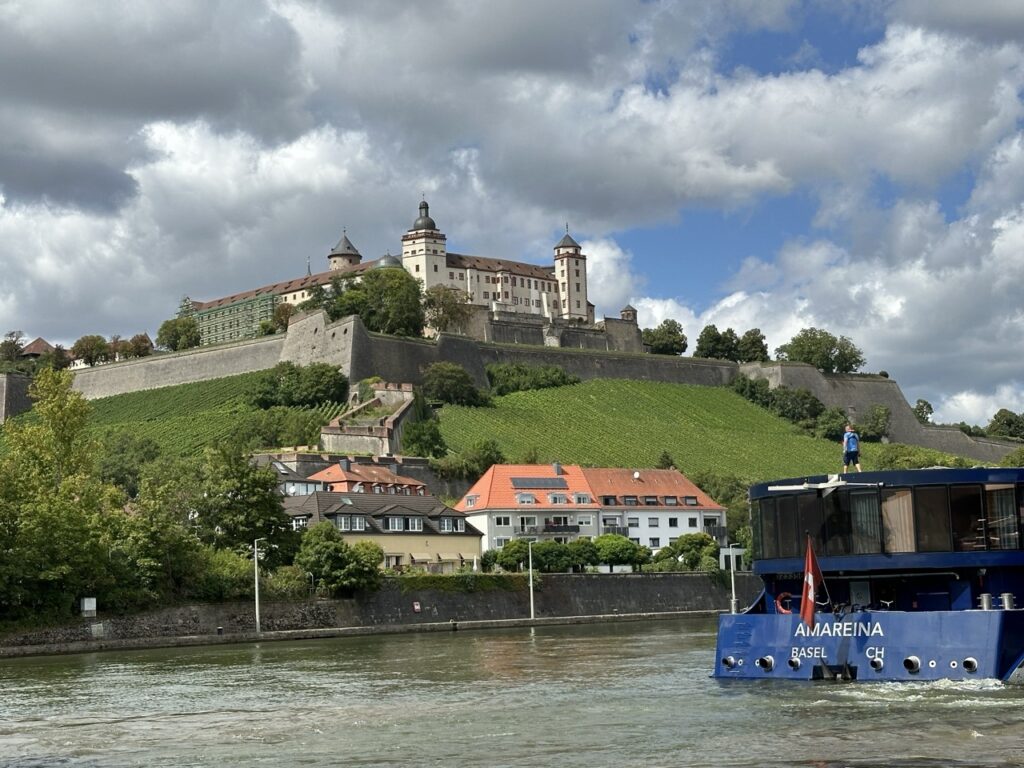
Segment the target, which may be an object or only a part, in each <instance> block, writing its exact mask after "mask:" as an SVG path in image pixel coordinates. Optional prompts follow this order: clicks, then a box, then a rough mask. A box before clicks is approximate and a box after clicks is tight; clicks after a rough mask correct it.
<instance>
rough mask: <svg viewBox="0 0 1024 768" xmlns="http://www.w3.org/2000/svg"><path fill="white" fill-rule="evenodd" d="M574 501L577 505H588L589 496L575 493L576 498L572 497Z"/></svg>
mask: <svg viewBox="0 0 1024 768" xmlns="http://www.w3.org/2000/svg"><path fill="white" fill-rule="evenodd" d="M574 501H575V502H576V503H577V504H589V503H590V494H587V493H577V494H576V496H575V497H574Z"/></svg>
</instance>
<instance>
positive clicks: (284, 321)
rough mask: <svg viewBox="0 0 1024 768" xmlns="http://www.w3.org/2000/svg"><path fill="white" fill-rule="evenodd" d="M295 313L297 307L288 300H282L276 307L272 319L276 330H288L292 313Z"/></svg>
mask: <svg viewBox="0 0 1024 768" xmlns="http://www.w3.org/2000/svg"><path fill="white" fill-rule="evenodd" d="M294 314H295V307H293V306H292V305H291V304H289V303H288V302H286V301H283V302H281V303H280V304H278V305H277V306H276V307H274V319H273V320H272V321H271V322H273V324H274V330H275V331H282V332H283V331H287V330H288V321H289V320H290V319H291V317H292V315H294Z"/></svg>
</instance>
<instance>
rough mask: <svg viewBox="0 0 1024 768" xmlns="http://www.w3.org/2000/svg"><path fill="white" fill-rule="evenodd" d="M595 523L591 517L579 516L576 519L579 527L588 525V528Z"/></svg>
mask: <svg viewBox="0 0 1024 768" xmlns="http://www.w3.org/2000/svg"><path fill="white" fill-rule="evenodd" d="M593 521H594V518H592V517H591V516H590V515H579V516H577V518H576V522H577V523H578V524H579V525H581V526H583V525H586V526H590V525H593Z"/></svg>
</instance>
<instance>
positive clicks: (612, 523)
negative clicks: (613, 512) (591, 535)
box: [601, 517, 619, 528]
mask: <svg viewBox="0 0 1024 768" xmlns="http://www.w3.org/2000/svg"><path fill="white" fill-rule="evenodd" d="M618 524H619V518H617V517H602V518H601V525H603V526H604V527H605V528H614V527H616V526H617V525H618Z"/></svg>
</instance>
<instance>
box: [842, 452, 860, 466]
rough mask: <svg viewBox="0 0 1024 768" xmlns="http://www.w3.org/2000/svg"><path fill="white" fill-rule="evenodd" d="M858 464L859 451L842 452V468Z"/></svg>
mask: <svg viewBox="0 0 1024 768" xmlns="http://www.w3.org/2000/svg"><path fill="white" fill-rule="evenodd" d="M859 463H860V451H844V452H843V466H844V467H848V466H850V465H851V464H859Z"/></svg>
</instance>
